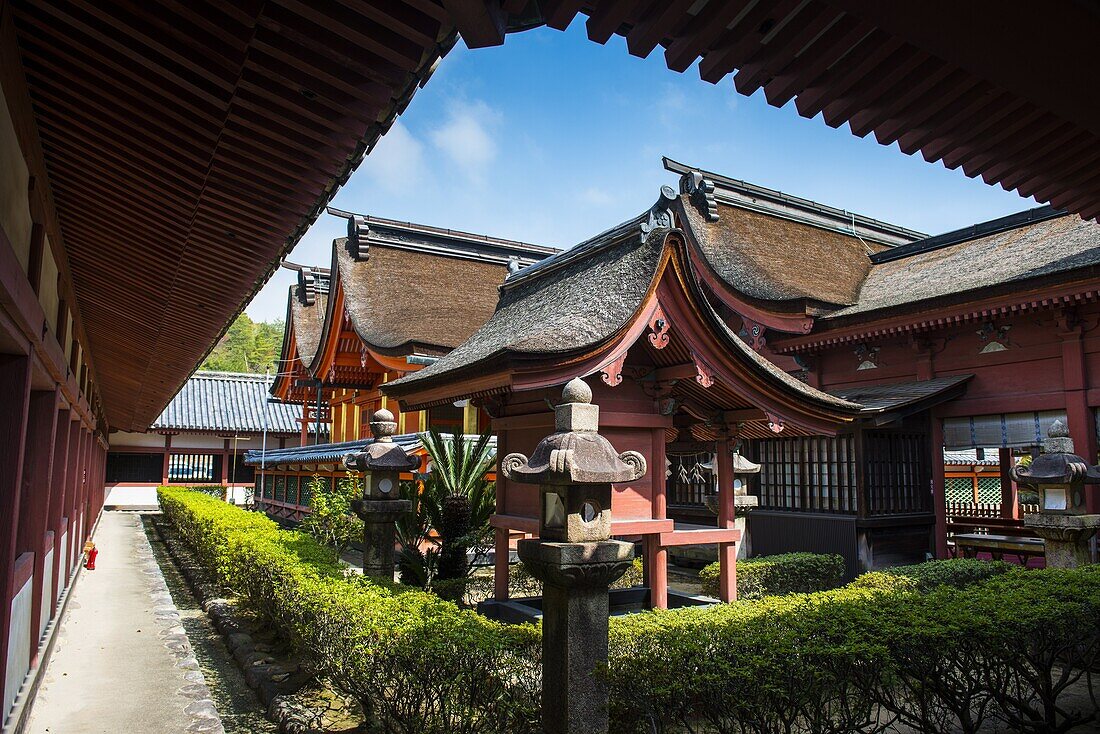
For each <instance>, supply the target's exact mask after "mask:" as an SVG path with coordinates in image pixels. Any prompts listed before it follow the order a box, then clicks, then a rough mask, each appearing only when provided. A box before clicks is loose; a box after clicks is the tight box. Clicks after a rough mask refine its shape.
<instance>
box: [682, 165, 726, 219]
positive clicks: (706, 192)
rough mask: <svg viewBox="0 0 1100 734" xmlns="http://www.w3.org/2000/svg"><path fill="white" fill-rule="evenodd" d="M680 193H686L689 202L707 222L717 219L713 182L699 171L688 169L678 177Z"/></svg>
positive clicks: (716, 202) (716, 203)
mask: <svg viewBox="0 0 1100 734" xmlns="http://www.w3.org/2000/svg"><path fill="white" fill-rule="evenodd" d="M680 193H682V194H688V196H689V198H690V199H691V203H692V204H693V205H694V206H695V208H696V209H698V210H699V213H700V214H702V215H703V216H704V217H706V220H707V221H708V222H717V221H718V201H717V200H716V199H715V196H714V182H713V181H710V180H708V179H705V178H703V174H702V173H700V172H699V171H690V172H688V173H685V174H684V175H683V176H681V177H680Z"/></svg>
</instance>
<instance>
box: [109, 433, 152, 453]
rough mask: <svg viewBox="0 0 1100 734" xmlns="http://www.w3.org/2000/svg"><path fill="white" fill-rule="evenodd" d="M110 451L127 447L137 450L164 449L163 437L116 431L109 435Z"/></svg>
mask: <svg viewBox="0 0 1100 734" xmlns="http://www.w3.org/2000/svg"><path fill="white" fill-rule="evenodd" d="M110 441H111V451H120V450H122V449H124V448H125V447H127V446H136V447H139V448H150V449H162V448H164V436H162V435H160V434H159V433H128V432H126V431H118V432H117V433H112V434H111V438H110Z"/></svg>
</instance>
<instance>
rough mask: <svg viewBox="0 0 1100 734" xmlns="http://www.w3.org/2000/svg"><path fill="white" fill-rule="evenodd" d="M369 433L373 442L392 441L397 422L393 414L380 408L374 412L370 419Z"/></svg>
mask: <svg viewBox="0 0 1100 734" xmlns="http://www.w3.org/2000/svg"><path fill="white" fill-rule="evenodd" d="M370 432H371V435H372V436H374V440H375V441H387V442H390V441H393V434H394V433H396V432H397V421H395V420H394V418H393V413H391V412H390V411H388V410H386V409H385V408H381V409H379V410H376V411H374V415H372V416H371V417H370Z"/></svg>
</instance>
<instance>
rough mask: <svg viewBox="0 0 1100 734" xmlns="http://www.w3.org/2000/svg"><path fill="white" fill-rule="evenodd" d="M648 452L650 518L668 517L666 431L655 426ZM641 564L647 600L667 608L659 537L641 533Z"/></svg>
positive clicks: (665, 557) (663, 555)
mask: <svg viewBox="0 0 1100 734" xmlns="http://www.w3.org/2000/svg"><path fill="white" fill-rule="evenodd" d="M651 444H652V448H651V453H652V455H653V463H652V465H651V466H650V467H649V471H650V482H651V483H652V487H653V519H654V520H664V519H666V518H668V486H667V483H666V481H665V432H664V429H663V428H656V429H654V430H653V432H652V439H651ZM643 542H644V545H643V550H644V552H645V558H644V559H643V561H642V562H643V564H644V565H645V568H646V569H647V570H648V573H647V574H646V575H647V577H648V578H647V579H646V581H647V582H648V583H649V602H650V605H651V606H652V607H653V608H654V609H668V550H667V549H665V548H663V547H661V536H660V535H658V534H650V535H646V536H644V541H643Z"/></svg>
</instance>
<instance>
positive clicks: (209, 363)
mask: <svg viewBox="0 0 1100 734" xmlns="http://www.w3.org/2000/svg"><path fill="white" fill-rule="evenodd" d="M282 341H283V322H282V321H272V322H270V323H268V322H263V321H259V322H257V321H253V320H252V319H251V318H249V317H248V314H244V313H242V314H241V315H240V316H238V317H237V319H236V320H235V321H234V322H233V323H232V325H230V327H229V329H228V330H227V331H226V332H225V336H223V337H222V338H221V340H220V341H219V342H218V343H217V345H216V346H215V347H214V349H213V350H211V352H210V355H209V356H208V357H207V358H206V360H205V361H204V362H203V363H202V364H201V365H200V366H199V369H200V370H213V371H218V372H248V373H252V374H262V373H263V372H265V371H266V370H270V371H272V372H275V371H276V362H277V361H278V359H279V350H280V348H281V346H282Z"/></svg>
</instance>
